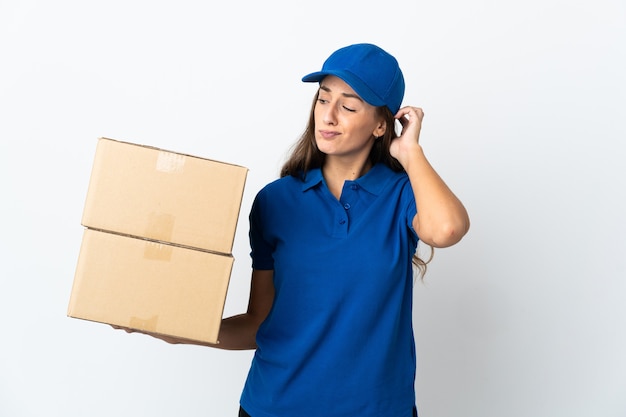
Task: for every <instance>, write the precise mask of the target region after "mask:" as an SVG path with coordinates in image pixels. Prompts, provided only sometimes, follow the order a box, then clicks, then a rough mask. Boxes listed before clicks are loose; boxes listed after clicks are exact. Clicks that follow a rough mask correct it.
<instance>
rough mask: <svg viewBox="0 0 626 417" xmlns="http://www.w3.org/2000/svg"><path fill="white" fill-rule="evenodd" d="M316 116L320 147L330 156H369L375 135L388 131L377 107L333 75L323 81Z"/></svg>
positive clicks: (316, 132)
mask: <svg viewBox="0 0 626 417" xmlns="http://www.w3.org/2000/svg"><path fill="white" fill-rule="evenodd" d="M314 117H315V141H316V143H317V147H318V149H319V150H320V151H321V152H323V153H325V154H326V155H327V156H328V157H344V158H355V159H356V158H366V157H367V156H368V155H369V152H370V150H371V148H372V146H373V144H374V140H375V138H374V137H375V136H382V135H383V133H385V122H384V120H383V119H382V118H381V117H380V116H379V115H378V113H377V111H376V107H374V106H372V105H370V104H368V103H366V102H365V101H363V100H362V99H361V98H360V97H359V96H358V95H357V94H356V93H355V92H354V90H352V88H351V87H350V86H349V85H348V84H346V83H345V82H344V81H343V80H341V79H340V78H338V77H335V76H332V75H329V76H327V77H325V78H324V79H323V80H322V82H321V83H320V89H319V97H318V99H317V102H316V104H315V109H314Z"/></svg>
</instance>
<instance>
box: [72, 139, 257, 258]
mask: <svg viewBox="0 0 626 417" xmlns="http://www.w3.org/2000/svg"><path fill="white" fill-rule="evenodd" d="M247 172H248V170H247V169H246V168H244V167H241V166H237V165H232V164H227V163H223V162H217V161H212V160H209V159H203V158H198V157H194V156H189V155H183V154H179V153H175V152H169V151H164V150H161V149H157V148H153V147H147V146H141V145H136V144H132V143H127V142H120V141H116V140H112V139H107V138H100V139H99V141H98V146H97V149H96V155H95V158H94V164H93V168H92V172H91V179H90V182H89V189H88V192H87V198H86V201H85V207H84V211H83V218H82V224H83V226H86V227H89V228H94V229H100V230H105V231H111V232H116V233H121V234H127V235H131V236H138V237H144V238H148V239H154V240H158V241H163V242H171V243H175V244H177V245H183V246H189V247H193V248H199V249H204V250H209V251H214V252H219V253H224V254H230V253H231V252H232V247H233V241H234V236H235V231H236V227H237V220H238V217H239V211H240V208H241V200H242V196H243V190H244V184H245V181H246V176H247Z"/></svg>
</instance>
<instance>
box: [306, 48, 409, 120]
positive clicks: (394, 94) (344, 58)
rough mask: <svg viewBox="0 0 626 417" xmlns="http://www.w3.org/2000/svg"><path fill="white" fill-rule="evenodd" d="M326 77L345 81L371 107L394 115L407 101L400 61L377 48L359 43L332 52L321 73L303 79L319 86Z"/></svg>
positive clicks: (314, 73)
mask: <svg viewBox="0 0 626 417" xmlns="http://www.w3.org/2000/svg"><path fill="white" fill-rule="evenodd" d="M327 75H334V76H336V77H339V78H341V79H342V80H343V81H345V82H346V83H347V84H348V85H349V86H350V87H352V89H353V90H354V91H355V92H356V93H357V94H358V95H359V97H361V98H362V99H363V100H365V101H366V102H367V103H369V104H371V105H372V106H377V107H378V106H387V107H388V108H389V110H391V112H392V113H393V114H396V113H397V111H398V110H399V109H400V104H401V103H402V98H403V97H404V77H403V76H402V71H401V70H400V66H399V65H398V61H397V60H396V59H395V58H394V57H393V56H391V55H390V54H389V53H387V52H386V51H384V50H383V49H381V48H379V47H378V46H376V45H372V44H369V43H357V44H354V45H349V46H345V47H343V48H341V49H338V50H336V51H335V52H333V53H332V54H331V55H330V56H329V57H328V59H326V61H325V62H324V65H323V66H322V70H321V71H318V72H313V73H311V74H309V75H305V76H304V77H302V81H304V82H320V81H322V79H323V78H324V77H326V76H327Z"/></svg>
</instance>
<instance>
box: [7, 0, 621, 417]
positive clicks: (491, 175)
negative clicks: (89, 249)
mask: <svg viewBox="0 0 626 417" xmlns="http://www.w3.org/2000/svg"><path fill="white" fill-rule="evenodd" d="M625 41H626V3H625V2H624V1H623V0H593V1H592V0H580V1H575V0H574V1H565V0H527V1H523V2H522V1H519V2H514V1H506V2H496V1H488V0H478V1H473V2H466V1H462V0H443V1H430V2H424V1H417V0H410V1H409V0H399V1H395V2H382V1H371V0H365V1H364V0H359V1H338V0H334V1H329V0H319V1H317V2H296V1H293V2H287V1H284V2H283V1H280V2H279V1H276V0H268V1H263V2H259V1H253V0H243V1H236V2H211V3H209V2H201V1H197V2H192V1H176V2H164V1H116V0H114V1H101V2H89V1H70V0H60V1H54V2H51V1H43V0H31V1H27V0H23V1H17V0H13V1H10V0H0V60H1V61H0V140H1V142H0V143H1V145H0V173H1V176H0V190H1V191H2V203H1V204H0V210H1V215H2V216H1V219H2V236H1V237H2V238H1V243H0V245H1V246H0V249H1V250H0V254H1V256H2V262H1V264H0V265H1V268H2V269H1V272H0V274H1V275H0V331H1V333H2V337H1V345H0V416H2V417H31V416H46V417H56V416H59V417H61V416H62V417H75V416H76V417H78V416H80V417H83V416H90V417H97V416H171V415H180V416H183V415H184V416H190V417H191V416H219V417H221V416H225V417H227V416H235V415H236V411H237V407H238V398H239V394H240V391H241V388H242V386H243V382H244V379H245V376H246V372H247V369H248V366H249V362H250V359H251V352H224V351H220V350H215V349H208V348H202V347H195V346H171V345H168V344H166V343H163V342H161V341H158V340H156V339H152V338H149V337H147V336H143V335H137V334H131V335H129V334H126V333H124V332H121V331H115V330H113V329H111V328H110V327H108V326H106V325H101V324H97V323H92V322H85V321H81V320H76V319H71V318H67V317H66V308H67V303H68V300H69V294H70V290H71V285H72V281H73V274H74V268H75V265H76V260H77V256H78V251H79V247H80V239H81V236H82V230H83V229H82V226H81V225H80V218H81V214H82V209H83V203H84V198H85V195H86V190H87V182H88V178H89V174H90V169H91V163H92V160H93V156H94V151H95V146H96V139H97V137H99V136H107V137H111V138H115V139H120V140H127V141H131V142H136V143H142V144H147V145H152V146H157V147H161V148H164V149H167V150H172V151H178V152H184V153H190V154H195V155H198V156H203V157H208V158H213V159H217V160H223V161H226V162H231V163H236V164H240V165H244V166H246V167H248V168H249V169H250V172H249V176H248V182H247V185H246V191H245V195H244V201H243V207H242V211H241V215H240V222H239V226H238V230H237V236H236V243H235V248H234V256H235V259H236V261H235V267H234V271H233V276H232V280H231V286H230V293H229V296H228V300H227V304H226V312H225V314H226V315H230V314H236V313H239V312H242V311H243V310H244V309H245V306H246V301H247V291H248V280H249V272H250V261H249V256H248V241H247V229H248V227H247V214H248V210H249V207H250V204H251V200H252V198H253V197H254V195H255V194H256V192H257V191H258V190H259V189H260V188H261V187H262V186H263V185H264V184H265V183H267V182H269V181H271V180H272V179H274V178H275V177H276V175H277V173H278V169H279V167H280V165H281V162H282V161H283V160H284V157H285V154H286V153H287V151H288V148H289V146H290V145H291V144H292V143H293V141H294V140H295V139H296V138H297V137H298V136H299V134H300V133H301V131H302V129H303V128H304V125H305V122H306V119H307V116H308V110H309V106H310V102H311V98H312V97H313V94H314V91H315V85H312V84H303V83H301V82H300V78H301V76H302V75H304V74H306V73H308V72H312V71H315V70H317V69H319V68H320V67H321V64H322V62H323V60H324V59H325V58H326V57H327V55H328V54H329V53H330V52H332V51H333V50H335V49H337V48H339V47H341V46H344V45H347V44H350V43H355V42H373V43H376V44H379V45H380V46H382V47H383V48H385V49H387V50H389V51H390V52H391V53H392V54H394V55H395V56H396V57H397V58H398V60H399V61H400V63H401V66H402V68H403V70H404V73H405V78H406V81H407V85H408V89H407V94H406V96H405V101H404V104H411V105H419V106H422V107H423V108H424V110H425V113H426V118H425V120H424V127H423V130H422V138H421V141H422V144H423V146H424V148H425V150H426V152H427V155H428V157H429V159H430V160H431V162H432V163H433V165H434V166H435V167H436V169H437V170H438V172H439V173H440V174H441V175H442V177H443V178H444V179H445V180H446V181H447V183H448V184H449V185H450V186H451V188H452V189H453V190H454V191H455V192H456V193H457V195H458V196H459V197H460V198H461V199H462V200H463V202H464V203H465V205H466V206H467V209H468V210H469V212H470V215H471V219H472V229H471V231H470V233H469V234H468V235H467V236H466V237H465V239H464V240H463V241H462V242H461V243H459V244H458V245H457V246H455V247H452V248H448V249H443V250H437V251H436V253H435V259H434V261H433V262H432V263H431V264H430V268H429V272H428V274H427V277H426V282H425V284H420V283H418V284H417V285H416V288H415V297H416V302H415V313H414V318H415V332H416V341H417V350H418V376H417V382H416V389H417V396H418V405H419V408H420V416H421V417H461V416H463V417H468V416H472V417H474V416H475V417H491V416H493V417H501V416H507V417H518V416H520V417H522V416H524V417H525V416H550V417H554V416H557V417H558V416H567V417H572V416H615V417H623V416H625V415H626V355H625V352H626V307H625V304H624V298H625V295H626V280H625V278H626V260H625V258H626V255H625V249H626V237H625V236H626V222H625V221H624V213H625V211H626V203H625V202H624V201H625V198H624V197H625V195H624V194H625V192H626V191H625V190H626V187H625V184H624V182H625V181H624V179H625V178H626V175H625V174H626V169H625V168H624V157H625V156H626V155H625V154H626V146H625V145H624V141H625V140H626V127H625V120H626V119H625V113H626V78H625V77H626V76H625V74H626V42H625ZM382 417H388V416H382ZM391 417H393V416H391Z"/></svg>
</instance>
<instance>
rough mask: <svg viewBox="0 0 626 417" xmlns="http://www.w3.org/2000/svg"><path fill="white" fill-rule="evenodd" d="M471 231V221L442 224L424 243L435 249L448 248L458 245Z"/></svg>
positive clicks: (428, 235) (429, 234)
mask: <svg viewBox="0 0 626 417" xmlns="http://www.w3.org/2000/svg"><path fill="white" fill-rule="evenodd" d="M468 230H469V219H459V220H456V221H449V222H444V223H442V224H440V225H439V226H438V227H437V228H435V229H433V230H431V231H430V233H428V234H427V235H426V236H425V237H424V238H422V237H420V239H421V240H422V241H424V242H425V243H427V244H428V245H430V246H432V247H435V248H447V247H449V246H452V245H455V244H457V243H458V242H459V241H460V240H461V239H463V236H465V235H466V234H467V232H468Z"/></svg>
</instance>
